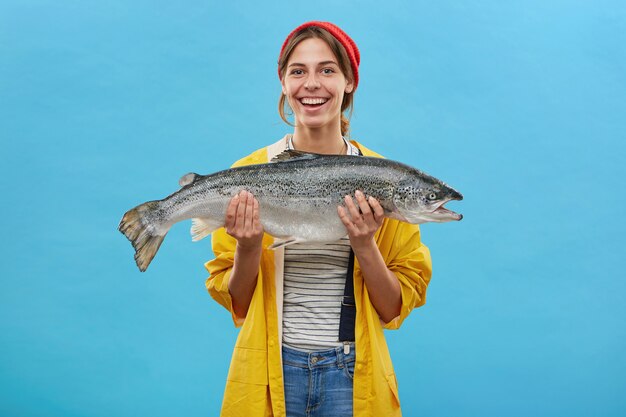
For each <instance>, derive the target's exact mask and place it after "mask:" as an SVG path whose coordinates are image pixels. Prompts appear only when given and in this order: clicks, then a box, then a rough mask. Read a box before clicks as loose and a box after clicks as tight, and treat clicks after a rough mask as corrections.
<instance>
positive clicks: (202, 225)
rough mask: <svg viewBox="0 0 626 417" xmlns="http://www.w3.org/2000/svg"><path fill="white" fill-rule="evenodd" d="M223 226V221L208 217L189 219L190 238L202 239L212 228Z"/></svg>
mask: <svg viewBox="0 0 626 417" xmlns="http://www.w3.org/2000/svg"><path fill="white" fill-rule="evenodd" d="M222 226H224V223H223V222H220V221H216V220H213V219H208V218H194V219H191V240H193V241H194V242H197V241H199V240H200V239H204V238H205V237H207V236H208V235H210V234H211V232H213V231H214V230H217V229H219V228H220V227H222Z"/></svg>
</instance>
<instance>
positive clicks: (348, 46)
mask: <svg viewBox="0 0 626 417" xmlns="http://www.w3.org/2000/svg"><path fill="white" fill-rule="evenodd" d="M309 26H317V27H320V28H322V29H326V30H327V31H328V32H329V33H330V34H331V35H333V36H334V37H335V39H337V40H338V41H339V43H340V44H342V45H343V47H344V49H345V50H346V52H347V53H348V57H349V58H350V65H351V66H352V75H353V76H354V89H353V90H352V91H355V90H356V86H357V85H358V84H359V64H360V63H361V54H360V53H359V48H357V47H356V43H354V41H353V40H352V39H351V38H350V37H349V36H348V35H347V34H346V32H344V31H343V30H341V29H340V28H339V26H336V25H334V24H332V23H330V22H318V21H312V22H306V23H303V24H302V25H300V26H298V27H297V28H295V29H294V30H293V31H292V32H291V33H290V34H289V36H287V39H285V42H284V43H283V47H282V48H280V55H278V59H279V60H280V57H282V56H283V52H284V51H285V47H286V46H287V42H289V39H291V37H292V36H293V35H294V34H295V33H296V32H298V31H299V30H302V29H304V28H307V27H309ZM278 78H280V68H279V69H278Z"/></svg>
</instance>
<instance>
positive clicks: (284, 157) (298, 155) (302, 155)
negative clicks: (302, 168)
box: [270, 149, 321, 162]
mask: <svg viewBox="0 0 626 417" xmlns="http://www.w3.org/2000/svg"><path fill="white" fill-rule="evenodd" d="M320 156H321V155H320V154H317V153H310V152H302V151H296V150H295V149H287V150H285V151H282V152H281V153H279V154H278V155H276V156H275V157H273V158H272V160H271V161H270V162H278V161H289V160H292V159H315V158H319V157H320Z"/></svg>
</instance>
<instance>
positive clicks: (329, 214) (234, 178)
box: [119, 150, 463, 271]
mask: <svg viewBox="0 0 626 417" xmlns="http://www.w3.org/2000/svg"><path fill="white" fill-rule="evenodd" d="M179 183H180V185H181V187H182V188H181V189H180V190H178V191H177V192H175V193H173V194H171V195H170V196H168V197H166V198H164V199H163V200H155V201H149V202H147V203H144V204H141V205H139V206H137V207H135V208H134V209H132V210H129V211H128V212H127V213H126V214H124V217H123V218H122V221H121V222H120V225H119V230H120V231H121V232H122V233H124V235H126V237H127V238H128V239H129V240H130V241H131V243H132V244H133V247H134V248H135V261H136V263H137V266H138V267H139V269H140V270H141V271H145V270H146V268H148V265H150V262H151V261H152V258H154V255H155V254H156V252H157V251H158V250H159V247H160V246H161V243H162V242H163V239H164V238H165V235H166V234H167V232H168V231H169V229H170V227H172V225H173V224H174V223H177V222H180V221H181V220H185V219H190V218H191V219H193V223H192V227H191V234H192V238H193V240H194V241H197V240H200V239H202V238H204V237H206V236H207V235H209V234H210V233H211V232H212V231H214V230H216V229H218V228H220V227H222V226H224V219H225V216H226V208H227V206H228V203H229V201H230V199H231V198H232V197H233V196H235V195H236V194H237V193H238V192H239V191H241V190H247V191H249V192H251V193H252V194H254V196H255V197H256V199H257V200H258V201H259V211H260V220H261V223H262V225H263V228H264V230H265V232H267V233H269V234H270V235H272V236H274V237H275V238H276V240H275V242H276V243H274V245H272V248H276V247H280V246H284V245H288V244H291V243H297V242H329V241H334V240H338V239H340V238H342V237H344V236H346V234H347V231H346V229H345V226H344V225H343V223H342V222H341V219H340V218H339V215H338V214H337V206H339V205H341V204H342V203H343V198H344V196H346V195H354V192H355V191H356V190H361V191H362V192H363V193H364V194H365V195H366V196H373V197H375V198H376V199H377V200H378V201H379V203H380V204H381V206H382V207H383V208H384V210H385V216H386V217H389V218H392V219H397V220H401V221H404V222H408V223H413V224H419V223H425V222H447V221H451V220H461V218H462V217H463V216H462V215H460V214H457V213H455V212H453V211H450V210H447V209H445V208H444V207H443V205H444V204H445V203H446V202H448V201H450V200H462V199H463V196H462V195H461V194H460V193H459V192H457V191H455V190H454V189H452V188H451V187H449V186H447V185H446V184H444V183H443V182H442V181H440V180H438V179H436V178H434V177H431V176H429V175H427V174H425V173H423V172H421V171H418V170H417V169H414V168H411V167H410V166H407V165H404V164H401V163H399V162H395V161H391V160H389V159H381V158H372V157H364V156H348V155H318V154H311V153H303V152H299V151H293V150H288V151H285V152H283V153H281V154H280V155H278V156H277V157H276V158H274V159H273V160H272V162H271V163H268V164H260V165H248V166H243V167H238V168H232V169H227V170H224V171H220V172H216V173H215V174H211V175H206V176H203V175H198V174H193V173H191V174H187V175H185V176H184V177H182V178H181V179H180V181H179Z"/></svg>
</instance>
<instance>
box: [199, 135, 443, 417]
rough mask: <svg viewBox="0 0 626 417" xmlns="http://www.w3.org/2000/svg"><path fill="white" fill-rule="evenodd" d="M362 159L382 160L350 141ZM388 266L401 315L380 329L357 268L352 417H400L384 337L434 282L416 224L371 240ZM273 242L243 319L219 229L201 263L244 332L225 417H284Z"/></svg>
mask: <svg viewBox="0 0 626 417" xmlns="http://www.w3.org/2000/svg"><path fill="white" fill-rule="evenodd" d="M352 143H353V144H354V145H355V146H357V147H358V148H359V149H361V152H362V153H363V155H365V156H376V157H380V155H378V154H376V153H374V152H372V151H371V150H369V149H367V148H365V147H363V146H362V145H360V144H358V143H357V142H354V141H353V142H352ZM284 149H286V137H285V138H283V139H281V140H280V141H278V142H277V143H275V144H273V145H270V146H268V147H266V148H262V149H259V150H257V151H256V152H254V153H252V154H251V155H249V156H247V157H245V158H243V159H241V160H239V161H237V162H236V163H235V164H234V165H233V166H243V165H251V164H260V163H266V162H268V161H269V160H270V159H271V158H272V157H273V156H275V155H276V154H278V153H280V152H281V151H282V150H284ZM375 239H376V243H377V245H378V247H379V249H380V252H381V254H382V256H383V258H384V260H385V263H386V265H387V267H388V268H389V269H390V270H391V271H392V272H393V273H394V274H395V275H396V276H397V277H398V281H400V284H401V289H402V308H401V312H400V315H399V316H398V317H396V318H395V319H393V320H392V321H391V322H389V323H386V324H385V323H382V322H381V320H380V319H379V317H378V313H377V312H376V310H375V309H374V307H373V305H372V304H371V302H370V299H369V294H368V292H367V288H366V287H365V285H364V281H363V275H362V273H361V269H360V267H359V264H358V261H357V260H355V265H354V295H355V299H356V327H355V338H356V340H355V344H356V366H355V371H354V405H353V407H354V416H355V417H380V416H385V417H389V416H400V415H401V411H400V402H399V399H398V387H397V381H396V376H395V373H394V370H393V366H392V364H391V358H390V356H389V350H388V348H387V343H386V341H385V336H384V334H383V328H385V329H397V328H399V327H400V325H401V324H402V322H403V321H404V319H405V318H406V317H407V316H408V315H409V313H410V312H411V310H413V308H415V307H419V306H421V305H423V304H424V303H425V301H426V287H427V286H428V283H429V281H430V276H431V260H430V252H429V250H428V248H427V247H426V246H424V245H423V244H422V243H421V241H420V232H419V227H418V226H417V225H410V224H407V223H402V222H398V221H396V220H392V219H387V218H385V220H384V221H383V224H382V226H381V227H380V229H379V230H378V232H377V233H376V236H375ZM272 243H273V238H272V237H271V236H269V235H267V234H266V235H265V236H264V238H263V247H264V249H263V253H262V255H261V265H260V269H259V275H258V278H257V285H256V289H255V291H254V295H253V296H252V300H251V302H250V307H249V309H248V313H247V316H246V317H245V319H244V318H240V317H237V316H236V315H235V313H234V312H233V308H232V300H231V297H230V293H229V291H228V280H229V277H230V273H231V271H232V266H233V259H234V254H235V246H236V241H235V239H234V238H232V237H231V236H229V235H227V234H226V232H225V229H224V228H221V229H219V230H217V231H215V232H214V233H213V235H212V246H213V251H214V253H215V259H213V260H211V261H209V262H207V263H206V265H205V266H206V268H207V270H208V271H209V273H210V275H211V276H210V277H209V278H208V279H207V281H206V287H207V289H208V291H209V293H210V295H211V296H212V297H213V298H214V299H215V300H216V301H217V302H219V303H220V304H221V305H223V306H224V307H225V308H226V309H228V310H229V311H230V312H231V315H232V317H233V321H234V323H235V325H236V326H237V327H241V329H240V331H239V336H238V338H237V342H236V344H235V349H234V352H233V357H232V360H231V364H230V370H229V372H228V378H227V382H226V389H225V392H224V400H223V403H222V412H221V415H222V417H235V416H240V417H261V416H263V417H265V416H275V417H285V415H286V414H285V400H284V391H283V377H282V360H281V344H282V288H283V259H284V258H283V257H284V250H283V249H282V248H281V249H277V250H269V249H267V247H268V246H269V245H271V244H272Z"/></svg>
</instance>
